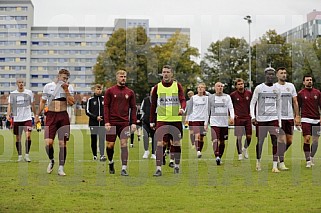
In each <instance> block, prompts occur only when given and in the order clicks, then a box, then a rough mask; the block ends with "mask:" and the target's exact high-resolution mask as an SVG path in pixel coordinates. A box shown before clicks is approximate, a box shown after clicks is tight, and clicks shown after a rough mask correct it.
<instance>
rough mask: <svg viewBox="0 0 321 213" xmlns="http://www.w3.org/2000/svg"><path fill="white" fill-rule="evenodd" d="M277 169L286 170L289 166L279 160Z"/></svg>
mask: <svg viewBox="0 0 321 213" xmlns="http://www.w3.org/2000/svg"><path fill="white" fill-rule="evenodd" d="M279 170H281V171H286V170H289V168H288V167H286V166H285V164H284V162H281V163H280V164H279Z"/></svg>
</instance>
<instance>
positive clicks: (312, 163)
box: [310, 157, 314, 166]
mask: <svg viewBox="0 0 321 213" xmlns="http://www.w3.org/2000/svg"><path fill="white" fill-rule="evenodd" d="M310 161H311V166H314V157H310Z"/></svg>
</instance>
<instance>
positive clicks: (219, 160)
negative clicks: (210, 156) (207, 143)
mask: <svg viewBox="0 0 321 213" xmlns="http://www.w3.org/2000/svg"><path fill="white" fill-rule="evenodd" d="M216 165H218V166H219V165H221V158H220V157H216Z"/></svg>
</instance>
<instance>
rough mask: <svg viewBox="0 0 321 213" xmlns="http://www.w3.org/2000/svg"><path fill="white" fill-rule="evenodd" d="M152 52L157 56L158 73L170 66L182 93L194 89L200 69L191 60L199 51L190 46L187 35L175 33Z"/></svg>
mask: <svg viewBox="0 0 321 213" xmlns="http://www.w3.org/2000/svg"><path fill="white" fill-rule="evenodd" d="M153 51H154V52H155V53H156V55H157V67H158V68H157V70H158V73H161V70H162V67H163V66H164V65H166V64H167V65H170V66H172V68H173V70H174V78H175V79H176V80H177V81H179V82H180V83H181V84H182V86H183V88H184V91H187V89H194V88H195V86H196V84H197V77H198V76H199V75H200V70H201V69H200V66H199V65H198V64H197V63H196V62H195V61H193V60H192V58H193V57H194V58H197V57H198V56H199V51H198V49H197V48H195V47H191V46H190V44H189V37H188V36H187V35H184V34H181V33H179V32H176V33H175V34H173V36H172V37H171V38H169V39H168V41H167V42H166V43H165V44H163V45H156V46H155V47H153Z"/></svg>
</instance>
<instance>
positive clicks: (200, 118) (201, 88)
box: [186, 83, 208, 158]
mask: <svg viewBox="0 0 321 213" xmlns="http://www.w3.org/2000/svg"><path fill="white" fill-rule="evenodd" d="M205 89H206V85H205V84H204V83H200V84H199V85H198V87H197V94H196V95H193V96H192V97H191V98H190V100H189V104H190V105H189V107H186V114H187V116H188V125H189V128H190V131H191V132H193V136H194V141H195V145H196V151H197V157H198V158H201V157H202V149H203V146H204V136H205V134H206V131H207V127H208V96H206V95H205Z"/></svg>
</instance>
